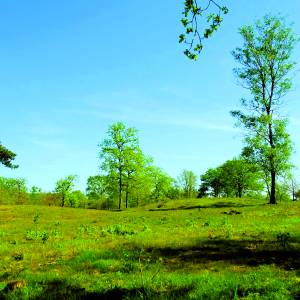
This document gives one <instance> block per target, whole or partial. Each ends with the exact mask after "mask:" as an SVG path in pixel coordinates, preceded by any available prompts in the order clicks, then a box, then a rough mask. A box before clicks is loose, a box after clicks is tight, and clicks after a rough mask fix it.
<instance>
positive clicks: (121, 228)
mask: <svg viewBox="0 0 300 300" xmlns="http://www.w3.org/2000/svg"><path fill="white" fill-rule="evenodd" d="M102 233H104V234H105V233H108V234H114V235H121V236H126V235H134V234H136V231H135V230H133V229H132V228H130V227H128V226H125V225H122V224H114V225H110V226H108V227H106V228H104V229H102Z"/></svg>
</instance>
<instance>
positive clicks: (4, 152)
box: [0, 143, 18, 169]
mask: <svg viewBox="0 0 300 300" xmlns="http://www.w3.org/2000/svg"><path fill="white" fill-rule="evenodd" d="M15 157H16V154H15V153H13V152H12V151H10V150H8V149H7V148H5V147H4V146H3V145H1V143H0V163H1V164H3V165H4V166H5V167H8V168H11V169H15V168H17V167H18V166H17V165H14V164H13V163H12V161H13V160H14V159H15Z"/></svg>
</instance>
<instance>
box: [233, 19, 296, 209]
mask: <svg viewBox="0 0 300 300" xmlns="http://www.w3.org/2000/svg"><path fill="white" fill-rule="evenodd" d="M240 34H241V36H242V38H243V40H244V44H243V46H242V47H238V48H236V49H235V50H234V51H233V57H234V58H235V60H236V61H237V62H238V63H239V64H240V67H239V68H236V69H235V73H236V75H237V77H238V78H239V80H240V81H241V83H242V86H243V87H244V88H246V89H248V90H249V91H250V93H251V95H252V97H251V98H250V99H242V101H241V104H242V107H243V108H244V110H242V111H233V112H232V115H233V116H234V117H236V118H237V120H238V123H239V124H240V125H241V126H242V127H244V128H245V130H246V133H245V143H246V146H245V148H244V151H243V155H244V157H245V158H247V159H248V160H249V161H251V162H254V163H256V164H257V165H259V166H260V167H261V170H262V171H263V172H264V173H265V179H266V183H267V187H268V192H269V198H270V201H269V202H270V204H275V203H276V195H275V193H276V179H277V177H278V176H280V175H282V174H284V173H285V172H286V171H287V170H288V169H289V168H290V164H289V159H290V155H291V141H290V137H289V134H288V133H287V130H286V126H287V119H286V118H283V117H282V116H281V108H282V104H283V96H284V95H285V94H286V93H287V92H288V91H289V90H290V88H291V79H290V78H289V77H288V74H289V72H290V71H291V70H292V68H293V66H294V64H295V63H294V62H292V61H291V59H290V56H291V52H292V50H293V48H294V45H295V42H296V38H295V36H294V34H293V33H292V30H291V28H289V27H286V26H285V25H284V22H283V20H282V19H281V18H278V17H272V16H265V17H264V18H263V20H262V21H256V23H255V26H243V27H242V28H240Z"/></svg>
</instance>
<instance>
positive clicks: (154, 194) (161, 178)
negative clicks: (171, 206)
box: [147, 166, 174, 201]
mask: <svg viewBox="0 0 300 300" xmlns="http://www.w3.org/2000/svg"><path fill="white" fill-rule="evenodd" d="M147 176H148V178H149V180H150V182H151V185H152V188H151V195H150V198H151V199H152V200H154V201H159V200H164V199H166V198H168V193H169V191H170V189H172V183H173V182H174V180H173V179H172V178H171V177H170V176H169V175H168V174H167V173H165V172H164V171H163V170H162V169H160V168H158V167H156V166H150V167H149V168H148V169H147Z"/></svg>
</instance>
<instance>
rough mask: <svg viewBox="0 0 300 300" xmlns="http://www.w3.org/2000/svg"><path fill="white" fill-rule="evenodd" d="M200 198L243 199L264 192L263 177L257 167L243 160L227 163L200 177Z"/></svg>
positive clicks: (209, 170)
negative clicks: (224, 197) (223, 197)
mask: <svg viewBox="0 0 300 300" xmlns="http://www.w3.org/2000/svg"><path fill="white" fill-rule="evenodd" d="M200 179H201V184H200V188H199V194H198V197H199V198H202V197H205V196H207V195H209V196H213V197H219V196H226V197H239V198H241V197H243V196H245V195H252V194H256V195H257V194H258V193H259V192H260V191H261V190H262V185H261V182H262V176H261V173H260V172H259V170H258V168H257V166H256V165H254V164H252V163H249V162H247V161H246V160H244V159H242V158H234V159H232V160H228V161H226V162H225V163H224V164H222V165H221V166H219V167H217V168H210V169H208V170H207V171H206V172H205V173H204V174H203V175H201V177H200Z"/></svg>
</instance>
